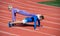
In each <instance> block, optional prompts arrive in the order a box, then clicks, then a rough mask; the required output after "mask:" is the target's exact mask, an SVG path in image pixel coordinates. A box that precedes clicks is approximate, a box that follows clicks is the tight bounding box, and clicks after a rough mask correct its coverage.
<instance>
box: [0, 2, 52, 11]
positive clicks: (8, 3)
mask: <svg viewBox="0 0 60 36" xmlns="http://www.w3.org/2000/svg"><path fill="white" fill-rule="evenodd" d="M0 2H2V1H0ZM15 2H17V3H18V1H15ZM2 3H4V2H2ZM6 3H7V2H6ZM6 3H5V4H6ZM8 4H9V3H8ZM13 4H14V3H13ZM19 4H22V3H21V2H19ZM15 5H16V4H15ZM23 5H25V4H23ZM29 6H32V5H29ZM35 7H37V6H35ZM23 8H24V7H23ZM42 8H43V7H40V9H42ZM28 9H32V8H28ZM43 9H46V8H43ZM32 10H36V9H32ZM38 11H40V10H38ZM47 11H49V10H48V9H47ZM50 11H51V10H50Z"/></svg>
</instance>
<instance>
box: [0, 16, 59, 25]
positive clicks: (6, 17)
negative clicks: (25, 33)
mask: <svg viewBox="0 0 60 36" xmlns="http://www.w3.org/2000/svg"><path fill="white" fill-rule="evenodd" d="M0 18H3V16H0ZM4 18H8V15H6V16H5V17H4ZM8 19H9V18H8ZM3 20H4V19H3ZM42 21H43V22H46V23H51V24H56V25H60V23H56V22H51V21H47V20H42Z"/></svg>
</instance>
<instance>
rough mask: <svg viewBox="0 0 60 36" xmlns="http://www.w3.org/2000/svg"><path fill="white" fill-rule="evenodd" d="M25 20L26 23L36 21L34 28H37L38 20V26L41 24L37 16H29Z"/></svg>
mask: <svg viewBox="0 0 60 36" xmlns="http://www.w3.org/2000/svg"><path fill="white" fill-rule="evenodd" d="M25 20H26V23H28V22H34V29H36V24H37V23H36V22H38V26H40V20H39V19H38V17H37V16H32V17H27V18H25Z"/></svg>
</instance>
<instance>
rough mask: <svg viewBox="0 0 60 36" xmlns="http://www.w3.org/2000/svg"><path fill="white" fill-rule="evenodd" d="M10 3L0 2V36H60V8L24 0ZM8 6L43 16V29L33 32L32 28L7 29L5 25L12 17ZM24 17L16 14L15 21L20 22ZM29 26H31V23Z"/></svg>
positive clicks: (38, 28)
mask: <svg viewBox="0 0 60 36" xmlns="http://www.w3.org/2000/svg"><path fill="white" fill-rule="evenodd" d="M12 1H13V0H12ZM12 1H11V0H9V1H8V0H1V1H0V4H1V5H0V7H1V8H0V36H60V7H54V6H47V5H42V4H37V3H35V2H32V1H26V0H24V1H23V0H18V1H14V2H12ZM8 4H12V5H13V6H14V7H16V8H18V9H21V10H25V11H28V12H29V13H32V14H43V15H44V17H45V19H44V20H43V21H41V25H43V27H37V30H34V29H33V27H32V26H17V27H12V28H9V27H8V25H7V24H8V21H11V17H12V15H11V12H10V11H9V10H8V9H7V6H8ZM25 17H26V16H23V15H20V14H17V20H22V19H23V18H25ZM31 24H32V25H33V23H31Z"/></svg>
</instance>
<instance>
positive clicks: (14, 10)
mask: <svg viewBox="0 0 60 36" xmlns="http://www.w3.org/2000/svg"><path fill="white" fill-rule="evenodd" d="M8 9H9V10H11V11H12V22H9V23H8V24H9V27H11V26H13V25H14V24H17V23H23V24H26V23H28V22H34V29H36V24H37V23H36V22H38V26H40V20H42V19H44V16H43V15H41V14H37V15H36V14H29V13H27V12H26V11H23V10H19V9H17V8H13V7H12V6H9V7H8ZM16 13H18V14H22V15H24V16H30V17H26V18H24V19H23V20H21V21H16Z"/></svg>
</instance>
